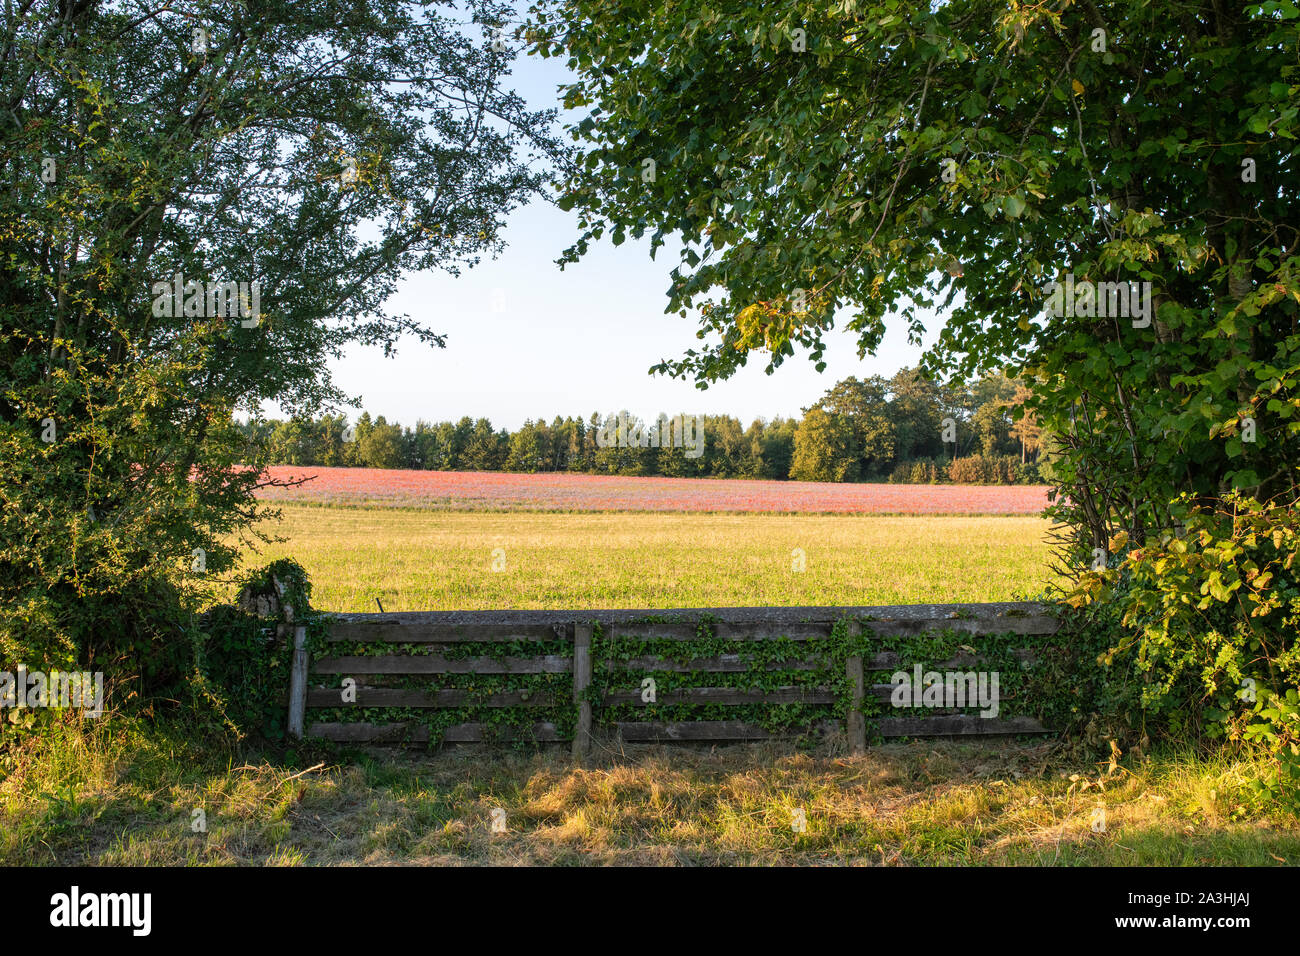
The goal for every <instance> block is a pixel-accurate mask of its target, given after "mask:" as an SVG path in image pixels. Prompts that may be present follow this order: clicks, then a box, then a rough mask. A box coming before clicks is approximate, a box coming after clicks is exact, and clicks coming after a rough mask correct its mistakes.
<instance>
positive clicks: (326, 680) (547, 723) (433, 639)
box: [288, 603, 1059, 757]
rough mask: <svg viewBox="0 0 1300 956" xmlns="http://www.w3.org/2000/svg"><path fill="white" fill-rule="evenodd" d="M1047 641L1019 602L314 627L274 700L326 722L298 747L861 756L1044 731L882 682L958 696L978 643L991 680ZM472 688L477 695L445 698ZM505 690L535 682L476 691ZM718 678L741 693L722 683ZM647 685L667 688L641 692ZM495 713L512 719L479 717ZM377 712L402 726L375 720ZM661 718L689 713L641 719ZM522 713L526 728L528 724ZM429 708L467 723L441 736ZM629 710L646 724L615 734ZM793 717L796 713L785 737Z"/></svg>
mask: <svg viewBox="0 0 1300 956" xmlns="http://www.w3.org/2000/svg"><path fill="white" fill-rule="evenodd" d="M1058 628H1059V622H1058V620H1057V618H1056V617H1054V616H1053V615H1052V614H1051V613H1050V612H1049V610H1048V609H1047V608H1046V607H1044V606H1042V605H1038V604H1034V603H1004V604H949V605H906V606H889V607H851V608H838V607H830V608H827V607H823V608H714V609H691V610H672V611H662V610H647V611H577V612H575V611H569V612H559V611H521V612H504V611H492V612H445V613H434V612H416V613H381V614H344V615H335V616H332V617H331V618H330V620H329V624H328V629H327V631H326V633H325V634H324V635H323V638H322V639H321V641H320V642H318V644H317V645H316V651H317V653H316V655H315V656H314V658H313V659H311V660H310V661H308V660H307V655H306V654H305V653H304V654H302V655H301V658H302V661H301V663H299V657H298V656H297V655H296V656H295V672H296V671H297V670H299V669H301V671H302V673H301V674H297V675H296V677H297V678H300V679H295V680H293V681H292V682H291V687H292V688H293V691H292V694H291V698H290V700H289V702H288V703H289V705H290V711H291V713H293V712H295V709H296V713H297V714H302V713H303V712H304V710H305V711H306V712H308V714H310V713H311V712H312V711H315V712H317V713H318V714H320V713H321V712H326V713H325V715H324V718H323V719H318V720H314V721H311V722H309V724H308V726H307V730H306V734H307V736H309V737H316V738H322V739H327V740H333V741H338V742H345V743H368V744H377V743H412V744H429V743H438V742H445V743H476V742H488V741H503V742H505V741H532V742H539V743H551V742H555V743H558V742H565V741H571V742H572V745H573V751H574V754H575V756H579V757H581V756H584V755H586V754H587V753H588V752H589V750H590V748H591V746H592V740H593V735H601V734H607V735H611V736H613V737H615V738H616V739H618V740H621V741H624V742H628V743H653V742H661V743H662V742H674V741H680V742H701V743H711V742H726V741H754V740H770V739H775V738H788V737H793V736H803V735H807V734H830V733H839V732H843V733H846V734H847V737H848V741H849V744H850V746H851V748H852V749H853V750H854V751H855V752H860V751H862V750H863V749H865V746H866V743H867V737H868V731H869V730H870V733H871V735H872V736H873V737H876V738H881V739H889V738H898V737H937V736H945V737H946V736H962V737H965V736H990V735H1006V734H1043V733H1050V732H1051V731H1050V730H1049V729H1048V728H1046V727H1044V726H1043V725H1042V724H1041V723H1040V722H1039V721H1038V720H1037V719H1036V718H1034V717H1033V716H1030V715H1027V714H1024V713H1015V714H1010V715H1002V714H1000V711H1001V709H1003V708H1004V706H1005V703H1006V701H1005V699H1004V700H1002V701H1000V702H999V705H998V707H997V708H994V710H996V711H997V712H998V713H997V714H994V713H988V712H986V711H985V710H981V709H980V706H979V703H978V702H976V701H972V700H970V699H968V698H966V697H961V696H957V697H953V698H952V699H951V700H950V699H948V698H942V699H940V700H937V701H935V702H933V705H931V702H929V701H927V702H926V703H925V704H924V705H923V706H918V705H914V704H909V705H908V707H907V708H905V709H900V708H899V707H898V706H895V705H894V697H895V690H896V686H895V684H894V683H886V682H882V680H881V677H882V675H883V676H884V677H885V678H886V679H890V678H889V677H888V674H889V672H895V673H897V672H900V671H901V672H903V673H904V674H909V675H910V673H911V669H913V668H917V667H919V668H921V671H920V672H918V673H924V674H926V675H930V674H934V673H938V674H940V675H941V676H944V675H947V679H948V681H949V682H950V683H953V682H954V680H955V683H953V686H955V687H958V688H965V689H968V690H969V689H973V688H974V686H975V685H974V684H967V683H964V681H965V680H966V676H965V675H969V676H970V677H974V676H975V675H976V674H977V669H978V668H980V667H983V666H987V664H988V658H989V655H990V653H992V651H991V644H990V640H991V639H992V638H993V637H996V638H997V641H996V642H995V643H996V644H997V647H998V648H1000V653H1001V655H1002V656H1001V657H1000V658H999V659H1000V660H1002V661H1003V662H1004V664H1003V666H1004V667H1006V666H1007V663H1008V662H1009V663H1010V664H1011V665H1013V666H1014V667H1015V668H1016V669H1017V670H1019V669H1021V668H1026V667H1030V666H1031V665H1032V664H1033V662H1034V661H1035V660H1036V659H1037V656H1038V654H1039V653H1040V652H1041V651H1042V649H1043V648H1045V647H1048V646H1050V641H1051V639H1052V636H1053V635H1054V634H1056V632H1057V630H1058ZM935 635H937V636H938V638H939V640H938V641H937V642H931V643H927V642H928V641H930V638H931V636H935ZM979 638H985V639H986V641H985V644H986V646H985V647H983V648H981V647H979V646H977V645H978V644H979V643H980V641H979V640H978V639H979ZM1022 639H1023V640H1022ZM772 642H781V643H779V644H773V643H772ZM1009 642H1010V643H1009ZM652 645H657V646H656V647H654V648H653V650H652V651H649V652H643V651H646V649H647V647H650V646H652ZM692 645H695V646H694V647H692ZM724 645H732V646H728V647H726V648H725V649H723V646H724ZM336 651H337V653H336ZM773 673H775V674H776V676H775V677H765V676H764V675H769V674H773ZM953 674H956V678H953V677H952V675H953ZM477 675H482V676H483V677H485V678H488V679H489V682H488V686H486V687H479V686H474V685H473V684H472V683H468V684H465V685H464V686H457V684H456V682H457V681H461V682H465V681H470V682H473V681H474V680H476V679H477ZM652 675H657V678H656V677H654V676H652ZM712 675H716V676H712ZM746 675H748V678H746ZM1008 676H1012V675H1008ZM508 678H523V679H528V680H532V681H535V682H537V685H536V686H527V687H508V686H505V685H504V684H491V681H492V680H497V681H500V680H505V679H508ZM726 679H734V680H735V681H738V682H739V684H735V683H733V684H731V685H726V686H724V685H725V684H726ZM656 680H658V681H662V682H664V683H665V684H666V685H668V686H665V687H664V688H662V689H654V685H655V683H656ZM805 680H806V681H809V682H808V683H803V684H801V683H799V682H800V681H805ZM710 681H715V682H717V683H718V686H711V685H710V683H709V682H710ZM773 681H774V682H773ZM447 682H450V683H451V684H452V686H442V685H443V684H445V683H447ZM692 682H694V683H692ZM769 682H773V683H770V686H759V685H760V684H766V683H769ZM413 683H415V684H418V685H419V686H411V685H412V684H413ZM697 684H698V686H697ZM741 684H744V685H745V686H740V685H741ZM648 687H650V688H652V689H650V690H647V688H648ZM940 690H943V688H942V687H941V688H940ZM948 693H949V696H950V697H951V695H952V693H953V692H952V691H948ZM917 696H918V697H919V696H920V689H919V688H918V689H917ZM954 701H956V702H957V703H956V706H954V705H953V704H954ZM1015 703H1016V704H1017V705H1018V706H1019V705H1024V704H1025V703H1026V702H1025V701H1023V700H1017V701H1015ZM507 708H521V709H522V711H521V713H522V715H523V716H521V718H520V719H518V720H516V721H515V722H513V723H510V722H506V723H500V722H498V721H496V720H494V719H484V718H485V717H490V716H491V714H492V712H493V709H501V710H503V711H504V710H505V709H507ZM715 708H744V709H746V711H747V712H750V713H753V712H755V711H756V710H762V709H764V708H767V709H769V710H766V711H764V712H765V713H774V714H775V715H776V717H775V718H774V719H768V720H755V719H717V718H718V716H719V715H722V716H723V717H724V718H725V716H726V713H727V712H726V711H725V710H723V711H717V710H715ZM799 708H804V710H799ZM376 709H382V710H388V711H394V712H398V713H399V714H400V718H399V719H390V720H385V721H375V720H373V719H371V716H372V714H373V711H375V710H376ZM660 709H668V710H670V711H674V712H675V713H681V712H689V713H694V712H695V711H697V710H703V711H705V713H704V714H703V716H700V717H699V718H692V719H655V715H656V714H657V713H658V711H659V710H660ZM1022 709H1023V708H1022ZM534 710H536V711H537V712H538V717H539V718H541V719H537V720H531V719H529V718H528V717H527V714H528V713H529V712H530V711H534ZM437 711H445V712H447V713H448V715H449V716H448V719H453V718H454V717H455V713H456V712H460V713H473V714H476V715H478V717H479V719H472V720H464V721H460V722H451V723H446V722H440V721H439V719H437V718H433V714H434V713H435V712H437ZM639 711H645V714H644V717H645V719H631V718H635V717H638V716H642V715H641V714H639V713H638V712H639ZM422 713H423V714H428V715H430V718H431V719H425V718H421V717H419V716H418V715H419V714H422ZM791 713H796V715H800V714H806V715H808V716H807V719H806V720H804V721H803V722H802V723H799V722H798V717H797V716H796V718H794V720H795V722H794V723H791V718H790V716H789V715H790V714H791ZM546 718H550V719H546Z"/></svg>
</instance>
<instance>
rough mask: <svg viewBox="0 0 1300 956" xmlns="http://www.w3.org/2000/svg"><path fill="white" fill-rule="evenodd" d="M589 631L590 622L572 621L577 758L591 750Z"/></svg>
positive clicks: (575, 754)
mask: <svg viewBox="0 0 1300 956" xmlns="http://www.w3.org/2000/svg"><path fill="white" fill-rule="evenodd" d="M591 631H592V627H591V625H590V624H584V623H583V622H582V621H576V622H574V625H573V702H574V703H575V704H577V705H578V723H577V725H576V726H575V727H574V728H573V756H574V758H575V759H578V760H581V759H582V758H584V757H586V756H587V754H588V753H590V752H591V701H589V700H587V688H588V687H590V686H591Z"/></svg>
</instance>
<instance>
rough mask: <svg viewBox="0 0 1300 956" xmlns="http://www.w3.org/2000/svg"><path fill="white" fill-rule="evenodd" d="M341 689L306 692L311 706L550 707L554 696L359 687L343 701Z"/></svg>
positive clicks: (460, 690)
mask: <svg viewBox="0 0 1300 956" xmlns="http://www.w3.org/2000/svg"><path fill="white" fill-rule="evenodd" d="M342 693H343V689H342V688H341V687H313V688H312V689H311V690H309V691H308V692H307V706H308V707H466V706H471V705H478V706H482V707H549V706H551V705H553V704H554V703H555V702H556V700H555V695H554V694H549V693H545V692H543V691H531V692H530V691H526V690H525V691H518V690H512V691H501V692H499V693H495V694H490V695H487V696H481V695H475V694H474V693H472V692H471V691H468V690H463V689H461V688H456V687H450V688H445V689H442V690H432V691H424V690H411V689H406V688H396V687H361V686H358V687H357V699H356V701H355V702H352V703H345V702H344V701H343V700H342Z"/></svg>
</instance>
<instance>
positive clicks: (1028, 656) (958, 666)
mask: <svg viewBox="0 0 1300 956" xmlns="http://www.w3.org/2000/svg"><path fill="white" fill-rule="evenodd" d="M1011 654H1012V656H1013V657H1015V658H1016V660H1018V661H1021V662H1022V663H1024V662H1029V663H1032V662H1033V661H1035V660H1037V659H1038V653H1037V652H1036V651H1035V650H1034V649H1033V648H1029V647H1021V648H1016V649H1015V650H1013V651H1012V652H1011ZM984 660H985V659H984V658H983V657H982V656H981V655H980V654H979V653H978V652H976V653H975V654H969V653H967V652H966V651H959V652H958V653H957V655H956V656H955V657H951V658H949V659H948V660H946V661H936V662H934V663H931V664H926V665H925V669H926V671H934V670H938V671H948V670H969V669H970V668H972V667H976V666H978V665H980V664H982V663H984ZM865 665H866V668H867V670H869V671H893V670H906V671H908V672H909V673H910V672H911V669H912V666H913V663H912V662H910V661H909V662H906V663H905V662H904V661H903V658H902V657H900V656H899V654H898V652H897V651H881V652H880V653H879V654H876V655H874V656H872V657H868V658H866V660H865Z"/></svg>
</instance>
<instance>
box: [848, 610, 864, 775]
mask: <svg viewBox="0 0 1300 956" xmlns="http://www.w3.org/2000/svg"><path fill="white" fill-rule="evenodd" d="M861 633H862V625H861V624H859V623H858V619H857V618H852V619H850V620H849V640H851V641H854V642H856V641H857V639H858V637H859V635H861ZM847 671H848V678H849V683H850V685H851V686H852V699H851V702H850V703H849V713H848V720H847V730H848V735H849V748H850V749H851V750H852V751H853V753H855V754H862V753H866V751H867V722H866V719H865V718H864V717H863V716H862V699H863V697H864V696H865V695H866V686H865V684H866V682H865V680H864V679H863V674H862V655H861V654H851V655H849V662H848V666H847Z"/></svg>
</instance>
